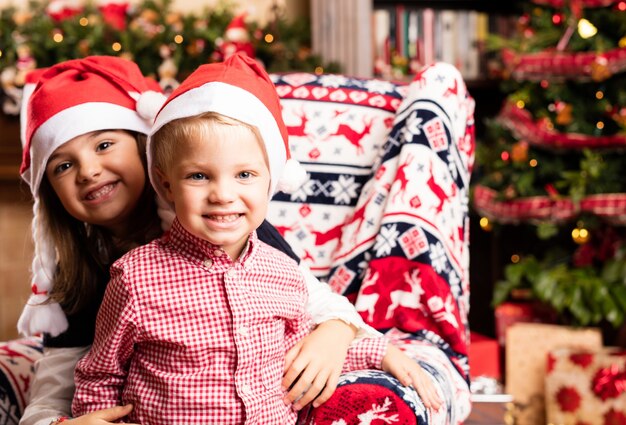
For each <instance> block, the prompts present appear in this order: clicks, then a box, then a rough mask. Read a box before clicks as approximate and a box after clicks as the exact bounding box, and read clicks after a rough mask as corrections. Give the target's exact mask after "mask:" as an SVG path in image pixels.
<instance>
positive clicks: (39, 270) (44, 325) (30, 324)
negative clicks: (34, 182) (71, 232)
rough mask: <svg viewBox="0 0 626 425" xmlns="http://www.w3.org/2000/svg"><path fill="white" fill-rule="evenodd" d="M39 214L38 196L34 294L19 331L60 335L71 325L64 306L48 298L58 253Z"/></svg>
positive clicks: (35, 222) (35, 220)
mask: <svg viewBox="0 0 626 425" xmlns="http://www.w3.org/2000/svg"><path fill="white" fill-rule="evenodd" d="M38 212H39V197H35V202H34V204H33V221H32V234H33V239H34V240H35V242H36V243H35V255H34V256H33V263H32V273H33V277H32V279H33V280H32V283H31V290H32V294H31V296H30V298H29V299H28V302H27V303H26V306H25V307H24V310H23V311H22V314H21V316H20V318H19V320H18V322H17V329H18V330H19V331H20V333H22V334H24V335H26V336H30V335H35V334H38V333H41V332H48V333H49V334H50V335H52V336H57V335H59V334H60V333H61V332H63V331H64V330H65V329H67V326H68V323H67V318H66V317H65V313H64V312H63V310H62V309H61V306H60V305H59V304H58V303H56V302H52V301H50V300H49V297H48V293H49V292H50V291H51V290H52V282H53V279H54V272H55V269H56V261H55V258H56V252H55V250H54V247H53V246H52V241H51V240H50V232H48V231H47V229H44V228H42V227H43V226H42V223H41V222H40V219H39V218H38V217H39V214H38Z"/></svg>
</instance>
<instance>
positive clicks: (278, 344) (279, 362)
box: [257, 319, 285, 391]
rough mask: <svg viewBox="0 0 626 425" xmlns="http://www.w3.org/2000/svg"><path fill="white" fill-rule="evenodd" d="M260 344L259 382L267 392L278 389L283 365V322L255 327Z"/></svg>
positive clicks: (276, 320) (266, 323)
mask: <svg viewBox="0 0 626 425" xmlns="http://www.w3.org/2000/svg"><path fill="white" fill-rule="evenodd" d="M257 331H258V337H259V342H260V344H261V347H262V349H261V359H260V360H261V361H260V363H261V364H260V370H261V380H262V382H263V386H264V387H265V388H266V389H267V390H274V391H275V390H278V389H280V383H281V380H282V375H283V368H284V365H285V322H284V321H283V320H281V319H274V320H271V321H268V322H265V323H262V324H259V326H258V327H257Z"/></svg>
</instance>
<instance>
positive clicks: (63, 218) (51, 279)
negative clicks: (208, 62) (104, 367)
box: [18, 57, 424, 425]
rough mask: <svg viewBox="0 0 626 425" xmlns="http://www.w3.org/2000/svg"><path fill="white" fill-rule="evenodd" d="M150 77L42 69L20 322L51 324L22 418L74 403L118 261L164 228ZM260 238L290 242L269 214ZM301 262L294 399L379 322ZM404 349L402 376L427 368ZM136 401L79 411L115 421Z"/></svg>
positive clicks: (100, 63)
mask: <svg viewBox="0 0 626 425" xmlns="http://www.w3.org/2000/svg"><path fill="white" fill-rule="evenodd" d="M152 87H155V86H154V85H151V84H149V83H148V82H147V80H146V79H144V78H143V76H142V75H141V73H140V71H139V69H138V68H137V66H136V65H134V64H133V63H131V62H128V61H126V60H123V59H118V58H113V57H89V58H85V59H79V60H71V61H67V62H64V63H61V64H58V65H56V66H53V67H51V68H50V69H49V70H47V71H45V72H43V73H41V74H40V75H39V82H38V83H37V86H36V87H35V89H34V91H33V92H32V95H31V97H30V99H29V101H28V108H27V115H26V120H25V121H26V130H25V132H24V143H25V148H24V160H23V164H22V169H21V172H22V177H23V178H24V180H25V181H26V182H27V183H28V184H29V185H30V188H31V192H32V194H33V198H34V201H35V202H34V207H33V209H34V219H33V236H34V239H35V241H36V249H35V256H34V260H33V283H32V289H33V295H32V296H31V299H30V300H29V302H28V305H27V306H26V308H25V310H24V313H23V314H22V317H21V318H20V321H19V323H18V328H19V330H20V331H21V332H22V333H24V334H27V335H29V334H35V333H39V332H43V333H44V346H45V349H44V356H43V358H42V359H41V360H40V361H39V362H38V364H37V369H36V375H35V380H34V382H33V385H32V387H31V394H30V395H31V402H30V404H29V406H28V407H27V408H26V410H25V412H24V415H23V417H22V420H21V422H20V423H21V424H26V425H28V424H38V425H39V424H45V425H48V424H50V423H51V421H52V423H54V422H57V418H60V417H64V416H65V415H69V412H70V405H71V400H72V396H73V392H74V380H73V373H74V367H75V365H76V362H77V361H78V359H79V358H80V357H82V355H84V354H85V352H86V351H87V350H88V346H89V344H91V343H92V341H93V331H94V322H95V315H96V312H97V310H98V307H99V304H100V301H101V300H102V295H103V292H104V288H105V287H106V284H107V282H108V280H109V271H108V268H109V266H110V265H111V264H112V262H114V261H115V260H116V259H117V258H119V257H120V256H121V255H122V254H124V253H125V252H126V251H128V250H129V249H130V248H133V247H135V246H138V245H141V244H144V243H146V242H148V241H150V240H151V239H153V238H155V237H156V236H158V235H159V234H160V233H161V229H160V219H159V217H158V215H157V207H156V204H155V201H154V199H155V196H154V193H153V192H152V190H151V189H150V185H149V184H147V177H146V167H145V145H144V141H145V135H146V134H147V133H148V131H149V126H150V122H151V121H152V118H153V117H154V114H155V113H156V111H157V110H158V108H159V106H160V105H159V104H158V102H156V100H157V98H158V95H157V94H156V93H154V92H152V91H151V90H150V89H151V88H152ZM259 238H260V239H262V240H264V241H265V242H268V243H269V244H270V245H273V246H275V247H278V248H279V249H280V248H282V250H283V251H287V252H289V251H290V250H289V249H288V247H286V246H285V245H286V244H285V243H284V241H282V240H281V239H280V236H278V235H277V232H276V231H275V229H273V228H272V227H271V226H270V225H269V224H267V223H264V224H263V225H262V227H261V228H260V230H259ZM292 255H293V254H292ZM303 273H304V274H305V276H306V280H307V286H308V290H309V299H310V300H311V301H310V302H309V304H308V305H307V308H308V310H309V312H310V313H311V315H312V317H313V320H314V322H315V323H319V325H318V326H317V327H316V329H315V331H314V332H313V333H311V334H310V335H308V336H307V337H305V338H304V339H303V340H301V341H300V342H299V343H298V344H296V346H295V347H294V348H293V349H292V350H290V351H289V353H288V354H287V360H286V373H285V379H284V380H283V385H284V386H285V388H289V387H291V389H290V391H289V393H288V394H287V396H286V398H285V399H286V402H293V401H295V400H298V401H297V402H296V403H295V404H294V408H296V409H299V408H301V407H302V406H304V405H305V404H307V403H309V402H311V401H312V400H314V399H315V401H314V405H319V404H321V403H322V402H324V401H325V400H326V399H327V398H328V397H329V396H330V395H331V394H332V392H333V391H334V388H335V387H336V384H337V380H338V377H339V373H340V371H341V367H342V364H343V361H344V359H345V355H346V352H347V350H348V346H349V344H350V342H351V341H352V340H353V338H354V336H355V330H356V329H358V330H359V333H361V334H367V333H368V332H372V331H371V330H369V329H368V328H367V327H365V326H364V325H363V323H362V321H361V320H360V317H359V316H358V314H356V312H355V311H354V308H353V307H352V306H351V304H349V302H348V301H347V300H346V299H344V298H343V297H340V296H338V295H335V294H332V293H331V292H330V290H329V289H328V288H327V287H326V286H324V285H322V284H320V283H319V282H318V281H317V280H316V279H315V278H313V277H312V275H311V274H310V273H309V272H307V271H306V270H304V269H303ZM396 351H397V352H398V353H399V350H397V349H394V348H393V347H389V348H388V352H389V353H395V352H396ZM398 358H399V359H400V360H399V361H398V362H396V364H395V366H394V370H391V372H392V373H393V374H394V375H396V376H398V377H399V379H400V380H401V381H402V382H403V383H404V384H405V385H409V384H411V383H417V382H419V381H420V380H422V379H424V375H423V373H422V372H421V369H419V367H417V364H416V363H414V362H413V361H412V360H411V359H409V358H408V357H406V356H403V355H398ZM294 382H295V384H294ZM292 384H294V385H293V386H292ZM324 387H325V389H323V388H324ZM322 389H323V391H322ZM131 409H132V407H131V406H123V407H121V406H120V407H114V408H112V409H106V410H102V411H99V412H94V413H92V414H90V415H85V416H83V417H80V418H77V419H75V420H73V421H75V422H76V423H77V424H80V423H85V424H87V423H100V424H102V423H109V422H115V421H116V420H118V419H119V418H122V417H124V416H126V415H127V414H128V413H129V412H130V410H131ZM62 420H63V419H60V420H58V422H60V421H62Z"/></svg>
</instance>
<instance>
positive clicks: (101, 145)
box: [96, 140, 113, 151]
mask: <svg viewBox="0 0 626 425" xmlns="http://www.w3.org/2000/svg"><path fill="white" fill-rule="evenodd" d="M112 145H113V143H111V141H110V140H106V141H104V142H100V143H98V147H97V148H96V150H97V151H103V150H105V149H108V148H110V147H111V146H112Z"/></svg>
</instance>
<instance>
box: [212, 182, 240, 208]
mask: <svg viewBox="0 0 626 425" xmlns="http://www.w3.org/2000/svg"><path fill="white" fill-rule="evenodd" d="M233 198H234V188H233V186H232V185H231V184H230V182H228V181H224V180H220V181H214V182H213V183H212V184H211V189H210V192H209V202H211V203H214V204H219V203H227V202H231V201H232V200H233Z"/></svg>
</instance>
